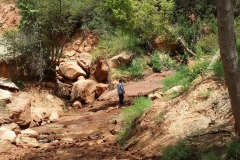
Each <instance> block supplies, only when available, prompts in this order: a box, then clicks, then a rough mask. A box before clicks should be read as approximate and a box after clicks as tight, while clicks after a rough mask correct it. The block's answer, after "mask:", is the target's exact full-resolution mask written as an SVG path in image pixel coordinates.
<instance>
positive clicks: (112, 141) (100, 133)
mask: <svg viewBox="0 0 240 160" xmlns="http://www.w3.org/2000/svg"><path fill="white" fill-rule="evenodd" d="M170 74H171V73H170V72H166V73H160V74H153V75H151V76H150V77H148V78H146V79H145V80H144V81H142V82H136V83H131V84H127V85H126V86H125V90H126V99H125V102H126V106H125V107H129V106H128V105H127V104H131V100H132V99H133V97H137V96H139V95H147V94H149V93H150V92H152V91H155V90H157V89H160V88H161V87H162V85H161V83H160V81H161V80H162V79H163V78H165V77H166V76H168V75H170ZM111 93H112V94H107V95H108V96H107V97H106V95H105V96H104V97H105V98H106V99H102V100H101V101H100V100H98V101H95V102H94V103H93V104H91V105H87V106H85V107H84V108H82V109H79V110H71V111H69V112H66V113H65V114H64V116H62V117H61V118H60V119H59V120H58V121H57V122H55V123H51V124H47V125H44V126H39V127H34V128H31V129H33V130H35V131H37V132H38V133H39V137H38V139H37V140H38V142H40V143H41V144H40V146H38V147H31V146H24V147H20V146H16V145H10V144H7V145H6V147H7V148H6V150H4V152H2V153H1V154H0V155H1V158H0V159H23V160H25V159H34V160H37V159H91V160H92V159H146V157H145V156H144V155H141V154H140V153H138V152H137V151H134V150H125V149H124V148H122V147H120V146H119V145H118V144H117V141H116V139H117V131H119V130H120V128H121V123H122V118H121V116H119V113H120V111H121V109H122V108H118V107H116V106H117V103H118V98H117V95H116V91H115V92H111ZM51 103H53V102H51ZM10 146H11V147H10ZM0 148H1V147H0ZM9 153H11V154H9ZM148 158H149V157H148ZM148 158H147V159H148ZM150 159H151V158H150Z"/></svg>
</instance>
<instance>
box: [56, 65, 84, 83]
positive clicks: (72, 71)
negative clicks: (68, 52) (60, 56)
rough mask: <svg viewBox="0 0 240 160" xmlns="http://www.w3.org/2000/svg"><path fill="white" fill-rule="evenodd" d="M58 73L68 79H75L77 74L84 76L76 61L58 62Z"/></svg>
mask: <svg viewBox="0 0 240 160" xmlns="http://www.w3.org/2000/svg"><path fill="white" fill-rule="evenodd" d="M59 74H60V75H61V76H63V77H65V78H67V79H70V80H75V79H76V78H78V77H79V76H84V77H85V76H86V73H85V71H84V70H83V69H82V68H81V67H80V66H79V65H78V64H77V62H62V63H60V65H59Z"/></svg>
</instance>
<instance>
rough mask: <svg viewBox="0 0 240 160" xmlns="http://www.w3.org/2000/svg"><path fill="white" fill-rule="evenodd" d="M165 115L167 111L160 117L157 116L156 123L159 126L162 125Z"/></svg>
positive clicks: (161, 113)
mask: <svg viewBox="0 0 240 160" xmlns="http://www.w3.org/2000/svg"><path fill="white" fill-rule="evenodd" d="M165 114H166V112H165V111H162V112H160V113H159V115H157V116H156V117H155V123H156V124H157V125H159V124H160V123H162V121H163V119H164V115H165Z"/></svg>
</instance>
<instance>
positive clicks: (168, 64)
mask: <svg viewBox="0 0 240 160" xmlns="http://www.w3.org/2000/svg"><path fill="white" fill-rule="evenodd" d="M162 63H163V66H164V67H165V68H167V69H171V68H174V67H176V66H177V63H176V61H175V60H174V59H172V58H171V57H170V56H169V55H168V54H167V55H165V57H163V58H162Z"/></svg>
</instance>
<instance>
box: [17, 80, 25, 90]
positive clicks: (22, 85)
mask: <svg viewBox="0 0 240 160" xmlns="http://www.w3.org/2000/svg"><path fill="white" fill-rule="evenodd" d="M24 84H25V83H24V81H22V80H18V81H17V83H16V85H17V86H18V88H19V89H23V88H24Z"/></svg>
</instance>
